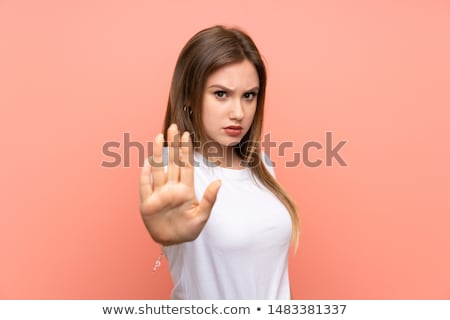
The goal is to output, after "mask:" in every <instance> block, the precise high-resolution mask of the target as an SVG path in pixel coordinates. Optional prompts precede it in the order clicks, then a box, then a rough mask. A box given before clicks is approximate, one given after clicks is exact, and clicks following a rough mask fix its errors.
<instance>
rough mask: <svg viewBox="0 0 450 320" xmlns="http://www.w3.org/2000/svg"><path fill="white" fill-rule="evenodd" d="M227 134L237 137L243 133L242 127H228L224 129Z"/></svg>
mask: <svg viewBox="0 0 450 320" xmlns="http://www.w3.org/2000/svg"><path fill="white" fill-rule="evenodd" d="M223 130H224V131H225V133H226V134H227V135H229V136H232V137H235V136H238V135H240V134H241V133H242V127H241V126H228V127H226V128H223Z"/></svg>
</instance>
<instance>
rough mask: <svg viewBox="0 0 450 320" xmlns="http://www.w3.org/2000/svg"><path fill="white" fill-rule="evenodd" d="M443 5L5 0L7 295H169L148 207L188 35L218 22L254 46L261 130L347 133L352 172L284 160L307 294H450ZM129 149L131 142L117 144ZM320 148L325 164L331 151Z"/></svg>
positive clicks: (310, 137) (1, 23)
mask: <svg viewBox="0 0 450 320" xmlns="http://www.w3.org/2000/svg"><path fill="white" fill-rule="evenodd" d="M449 12H450V3H449V2H448V1H444V0H440V1H438V0H431V1H426V0H420V1H419V0H416V1H406V0H405V1H348V0H344V1H331V0H320V1H261V0H259V1H246V2H243V3H242V1H235V0H228V1H226V2H220V3H218V2H211V1H200V0H198V1H181V0H180V1H166V2H164V4H163V2H162V1H154V2H152V1H135V0H133V1H121V2H119V1H7V0H0V106H1V109H0V110H1V111H0V112H1V114H0V119H1V120H0V121H1V126H0V133H1V142H0V143H1V149H0V150H1V155H2V156H1V166H0V174H1V176H0V177H1V179H0V191H1V201H0V215H1V217H0V219H1V220H0V298H3V299H166V298H168V297H169V293H170V289H171V282H170V277H169V273H168V268H167V261H166V260H163V265H162V267H161V268H160V269H159V270H158V272H157V273H152V268H153V263H154V261H155V259H156V258H157V256H158V254H159V247H158V246H157V245H156V244H155V243H153V242H152V241H151V239H150V237H149V235H148V234H147V232H146V230H145V228H144V225H143V223H142V222H141V218H140V216H139V210H138V175H139V169H138V165H139V163H138V154H137V149H136V148H134V149H132V156H131V165H130V167H128V168H124V167H123V166H119V167H116V168H104V167H102V166H101V162H102V161H111V158H109V157H106V156H105V155H103V154H102V145H103V144H104V143H106V142H108V141H118V142H121V144H122V146H123V135H124V133H126V132H127V133H129V134H130V135H131V139H132V140H133V141H138V142H141V143H145V142H146V141H150V140H151V139H153V137H154V136H155V135H156V134H157V133H158V132H159V131H160V129H161V127H162V122H163V115H164V112H165V105H166V101H167V95H168V90H169V82H170V78H171V75H172V71H173V68H174V65H175V61H176V58H177V56H178V54H179V51H180V49H181V48H182V46H183V45H184V43H185V42H186V41H187V40H188V39H189V38H190V37H191V36H192V35H193V34H194V33H196V32H197V31H199V30H200V29H203V28H205V27H209V26H211V25H215V24H226V25H237V26H239V27H241V28H243V29H244V30H246V31H247V32H248V33H249V34H250V35H251V36H252V37H253V38H254V40H255V42H256V43H257V44H258V46H259V48H260V50H261V52H262V54H263V55H264V57H265V59H266V61H267V67H268V74H269V82H268V96H267V99H268V100H267V105H266V107H267V118H266V122H265V132H270V133H271V136H272V139H273V140H274V141H277V142H282V141H292V142H293V147H292V148H290V149H289V151H288V152H287V155H286V158H287V159H288V160H289V159H292V157H293V153H294V152H301V151H302V146H303V145H304V144H305V143H307V142H308V141H317V142H319V143H322V144H323V145H324V144H325V133H326V132H327V131H331V132H333V141H334V143H333V144H334V145H335V144H337V143H338V142H339V141H341V140H346V141H348V142H347V143H346V145H345V146H344V147H343V148H342V149H341V152H340V155H341V156H342V157H343V158H344V159H345V161H346V162H347V163H348V166H347V167H342V166H339V165H338V164H337V162H335V161H334V162H333V166H331V167H327V166H325V165H322V166H320V167H317V168H310V167H306V166H305V165H303V164H300V165H299V166H297V167H295V168H285V167H284V166H283V165H282V162H281V159H282V158H281V157H279V156H277V155H276V150H273V151H272V158H273V160H275V161H276V162H277V163H278V164H279V166H278V167H277V168H276V172H277V176H278V178H279V180H280V181H281V183H282V185H283V186H285V188H286V189H287V190H288V191H289V192H290V194H291V195H292V196H293V198H294V199H295V200H296V202H297V203H298V207H299V209H300V214H301V218H302V225H303V230H302V234H301V240H300V247H299V250H298V253H297V254H296V255H295V256H294V255H293V256H292V257H291V260H290V271H291V282H292V286H293V293H294V298H296V299H450V274H449V273H450V255H449V252H450V233H449V226H450V215H449V213H450V194H449V181H450V173H449V162H450V152H449V143H448V133H447V130H446V129H445V126H446V125H447V124H448V120H449V115H450V112H449V107H450V90H449V86H450V42H449V41H448V39H449V34H450V19H449ZM120 150H121V152H123V148H122V149H120ZM311 159H312V160H316V159H324V152H323V150H317V151H314V152H312V153H311Z"/></svg>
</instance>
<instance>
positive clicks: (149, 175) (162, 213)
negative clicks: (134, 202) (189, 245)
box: [140, 124, 221, 245]
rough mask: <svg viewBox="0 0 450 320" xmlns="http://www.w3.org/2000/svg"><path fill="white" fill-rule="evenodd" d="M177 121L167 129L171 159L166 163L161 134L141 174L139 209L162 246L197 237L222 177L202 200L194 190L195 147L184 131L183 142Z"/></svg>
mask: <svg viewBox="0 0 450 320" xmlns="http://www.w3.org/2000/svg"><path fill="white" fill-rule="evenodd" d="M178 137H179V132H178V128H177V126H176V125H175V124H172V125H171V126H170V127H169V129H168V130H167V142H168V151H169V157H168V158H169V159H168V163H167V172H166V170H164V166H163V165H162V163H163V143H164V137H163V135H162V134H159V135H157V136H156V138H155V140H154V144H153V156H152V158H151V161H150V162H149V161H146V163H145V165H144V167H143V168H142V170H141V177H140V198H141V200H140V211H141V216H142V219H143V221H144V224H145V226H146V227H147V230H148V231H149V233H150V235H151V237H152V238H153V239H154V240H155V241H156V242H158V243H161V244H163V245H172V244H177V243H182V242H186V241H192V240H195V239H196V238H197V237H198V235H199V234H200V232H201V231H202V229H203V227H204V225H205V224H206V221H207V220H208V218H209V215H210V214H211V209H212V207H213V205H214V203H215V201H216V197H217V193H218V191H219V188H220V183H221V182H220V180H217V181H214V182H212V183H211V184H210V185H209V186H208V188H206V190H205V193H204V195H203V198H202V200H201V201H200V202H199V201H198V200H197V198H196V196H195V190H194V167H193V148H192V142H191V139H190V135H189V133H188V132H184V133H183V135H182V137H181V144H180V141H179V139H178Z"/></svg>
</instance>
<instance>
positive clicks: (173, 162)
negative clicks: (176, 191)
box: [167, 123, 180, 182]
mask: <svg viewBox="0 0 450 320" xmlns="http://www.w3.org/2000/svg"><path fill="white" fill-rule="evenodd" d="M179 139H180V137H179V134H178V128H177V125H176V124H174V123H173V124H172V125H171V126H170V127H169V129H167V143H168V144H169V145H168V149H169V162H168V165H167V181H171V182H177V181H178V179H179V177H180V167H179V166H178V165H179V162H180V149H179V146H178V145H179V141H180V140H179Z"/></svg>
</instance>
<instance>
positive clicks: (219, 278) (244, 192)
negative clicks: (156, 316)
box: [164, 153, 292, 300]
mask: <svg viewBox="0 0 450 320" xmlns="http://www.w3.org/2000/svg"><path fill="white" fill-rule="evenodd" d="M194 159H195V161H196V162H197V163H198V165H197V166H196V167H195V169H194V172H195V174H194V183H195V194H196V196H197V199H198V200H199V201H200V200H201V198H202V197H203V193H204V192H205V189H206V187H207V186H208V185H209V184H210V183H211V182H213V181H214V180H217V179H221V180H222V185H221V187H220V190H219V193H218V195H217V200H216V203H215V204H214V207H213V209H212V211H211V215H210V217H209V220H208V221H207V223H206V225H205V227H204V228H203V230H202V231H201V233H200V235H199V236H198V237H197V239H195V240H194V241H190V242H184V243H181V244H177V245H172V246H166V247H164V252H165V255H166V257H167V259H168V261H169V268H170V273H171V275H172V280H173V283H174V288H173V290H172V294H171V298H172V299H214V300H222V299H290V288H289V277H288V252H289V245H290V238H291V230H292V224H291V218H290V215H289V212H288V210H287V209H286V207H285V206H284V205H283V203H282V202H281V201H280V200H279V199H278V198H277V197H276V196H275V195H274V194H273V193H271V192H270V191H268V190H267V189H266V188H265V187H263V186H262V184H260V183H259V184H256V183H255V182H254V180H253V179H252V177H251V170H250V169H249V168H245V169H242V170H234V169H230V168H223V167H218V166H216V167H212V166H211V163H208V162H206V160H205V158H203V156H202V155H201V154H199V153H195V155H194ZM263 159H264V157H263ZM265 160H266V159H265ZM266 167H267V168H268V170H269V171H270V172H271V173H272V174H274V172H273V168H272V167H270V166H269V165H267V164H266Z"/></svg>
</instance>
